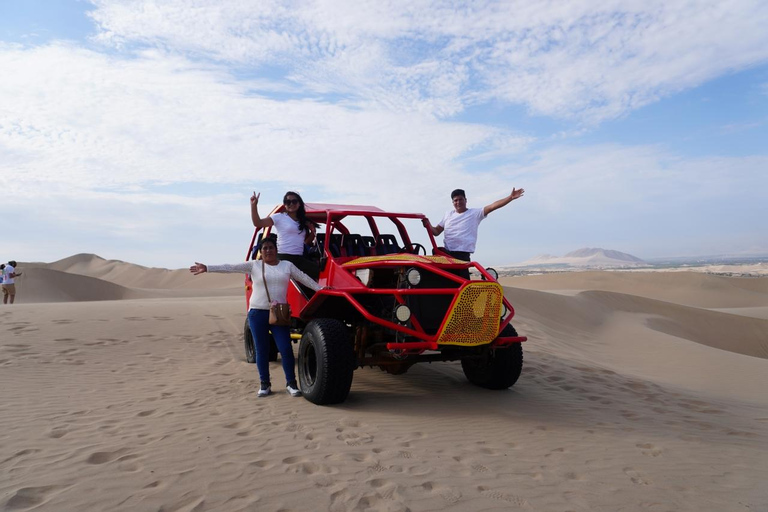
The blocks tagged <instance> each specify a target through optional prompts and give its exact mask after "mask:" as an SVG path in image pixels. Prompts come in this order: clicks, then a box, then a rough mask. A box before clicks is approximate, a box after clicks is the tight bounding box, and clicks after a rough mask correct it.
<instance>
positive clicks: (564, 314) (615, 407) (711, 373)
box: [0, 255, 768, 512]
mask: <svg viewBox="0 0 768 512" xmlns="http://www.w3.org/2000/svg"><path fill="white" fill-rule="evenodd" d="M19 269H20V270H21V271H22V272H24V275H23V277H22V278H20V279H19V280H18V281H17V288H18V299H17V303H16V304H15V305H13V306H4V307H0V389H2V396H3V397H2V401H0V508H1V509H2V510H14V511H16V510H35V511H70V510H71V511H107V510H109V511H137V510H141V511H145V510H147V511H163V512H181V511H187V512H192V511H196V512H200V511H208V510H210V511H241V510H242V511H251V510H258V511H272V510H274V511H317V510H331V511H346V510H360V511H365V510H371V511H406V510H410V511H427V510H430V511H438V510H449V511H481V510H483V511H484V510H504V511H506V510H521V511H559V512H565V511H606V512H608V511H610V512H615V511H646V510H650V511H697V512H698V511H717V512H722V511H745V512H746V511H750V512H758V511H763V512H765V511H766V510H768V488H767V487H766V485H765V482H768V393H766V388H768V315H766V309H768V278H752V279H746V278H729V277H718V276H711V275H705V274H695V273H664V274H656V273H616V272H582V273H568V274H552V275H546V276H529V277H520V278H504V279H503V280H502V284H503V285H504V286H505V291H506V293H507V296H508V297H509V298H510V300H511V301H512V303H513V304H514V306H515V308H516V313H517V315H516V318H515V321H514V325H515V327H516V328H517V330H518V331H519V332H520V334H522V335H526V336H528V341H527V342H526V343H525V344H524V350H525V365H524V368H523V374H522V376H521V378H520V380H519V381H518V383H517V384H516V385H515V386H514V387H513V388H511V389H509V390H505V391H487V390H483V389H480V388H477V387H474V386H472V385H470V384H469V383H468V382H467V381H466V379H465V378H464V376H463V374H462V371H461V367H460V365H459V364H458V363H436V364H431V365H417V366H415V367H413V368H412V369H411V370H410V371H409V372H408V373H407V374H405V375H399V376H393V375H388V374H386V373H384V372H381V371H379V370H378V369H370V368H366V369H360V370H358V371H357V372H355V378H354V382H353V384H352V392H351V394H350V396H349V399H348V400H347V402H345V403H344V404H343V405H340V406H333V407H318V406H315V405H313V404H311V403H310V402H308V401H306V400H304V399H302V398H292V397H290V396H289V395H287V394H286V393H284V391H283V387H284V383H283V382H282V378H281V371H280V369H279V366H278V365H279V363H273V364H272V375H273V383H274V387H273V389H274V390H275V391H276V394H275V395H273V396H271V397H268V398H264V399H257V398H256V390H257V388H258V377H257V373H256V369H255V367H254V365H251V364H248V363H246V362H245V360H244V356H243V342H242V330H243V323H244V320H245V313H246V311H245V300H244V297H243V282H242V276H232V275H204V276H198V277H194V276H191V275H190V274H189V273H188V272H186V271H183V270H177V271H170V270H161V269H148V268H145V267H140V266H137V265H131V264H129V263H124V262H119V261H106V260H102V259H100V258H98V257H94V256H90V255H78V256H74V257H72V258H67V259H66V260H62V261H60V262H55V263H51V264H42V263H40V264H31V263H26V264H25V263H20V264H19Z"/></svg>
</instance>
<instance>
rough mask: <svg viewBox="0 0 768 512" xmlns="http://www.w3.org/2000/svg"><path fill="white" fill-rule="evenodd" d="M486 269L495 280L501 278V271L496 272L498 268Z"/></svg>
mask: <svg viewBox="0 0 768 512" xmlns="http://www.w3.org/2000/svg"><path fill="white" fill-rule="evenodd" d="M485 271H486V272H488V273H489V274H491V277H492V278H493V279H494V280H495V281H498V280H499V273H498V272H496V269H495V268H493V267H488V268H486V269H485Z"/></svg>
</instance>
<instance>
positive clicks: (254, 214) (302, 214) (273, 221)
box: [251, 191, 320, 281]
mask: <svg viewBox="0 0 768 512" xmlns="http://www.w3.org/2000/svg"><path fill="white" fill-rule="evenodd" d="M259 196H261V193H259V194H256V192H254V193H253V195H252V196H251V220H252V221H253V225H254V226H256V227H257V228H262V229H264V228H267V227H269V226H275V230H276V231H277V234H278V236H279V237H280V241H279V242H278V243H277V257H278V258H279V259H281V260H287V261H290V262H291V263H293V264H294V265H296V266H297V267H298V268H299V269H300V270H302V271H303V272H304V273H305V274H307V275H309V276H310V277H311V278H312V279H314V280H315V281H317V279H318V276H319V274H320V272H319V269H318V267H317V264H316V263H315V262H314V261H312V260H310V259H309V258H306V257H304V244H307V245H309V244H311V243H312V242H313V241H314V240H315V224H314V223H313V222H312V221H311V220H309V219H308V218H307V211H306V210H305V209H304V200H303V199H302V198H301V196H300V195H299V194H297V193H296V192H291V191H288V192H286V193H285V195H284V196H283V205H284V206H285V212H283V213H275V214H273V215H270V216H269V217H266V218H263V219H262V218H261V217H260V216H259Z"/></svg>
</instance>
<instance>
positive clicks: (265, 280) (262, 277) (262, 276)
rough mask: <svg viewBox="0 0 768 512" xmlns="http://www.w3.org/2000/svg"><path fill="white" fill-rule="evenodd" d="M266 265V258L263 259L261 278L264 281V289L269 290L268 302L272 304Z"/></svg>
mask: <svg viewBox="0 0 768 512" xmlns="http://www.w3.org/2000/svg"><path fill="white" fill-rule="evenodd" d="M265 268H266V267H265V266H264V260H261V279H262V280H263V281H264V289H265V290H267V302H268V303H269V304H272V299H271V298H270V297H269V287H268V286H267V278H266V277H265V275H264V272H265V271H264V269H265Z"/></svg>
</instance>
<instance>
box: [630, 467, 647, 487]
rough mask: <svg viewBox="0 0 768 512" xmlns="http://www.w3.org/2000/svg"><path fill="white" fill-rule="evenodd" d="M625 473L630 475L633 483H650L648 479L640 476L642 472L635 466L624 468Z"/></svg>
mask: <svg viewBox="0 0 768 512" xmlns="http://www.w3.org/2000/svg"><path fill="white" fill-rule="evenodd" d="M624 474H625V475H627V476H628V477H629V479H630V480H631V481H632V483H633V484H637V485H648V481H647V480H646V479H645V478H643V477H642V476H640V473H638V472H637V471H636V470H635V468H624Z"/></svg>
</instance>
